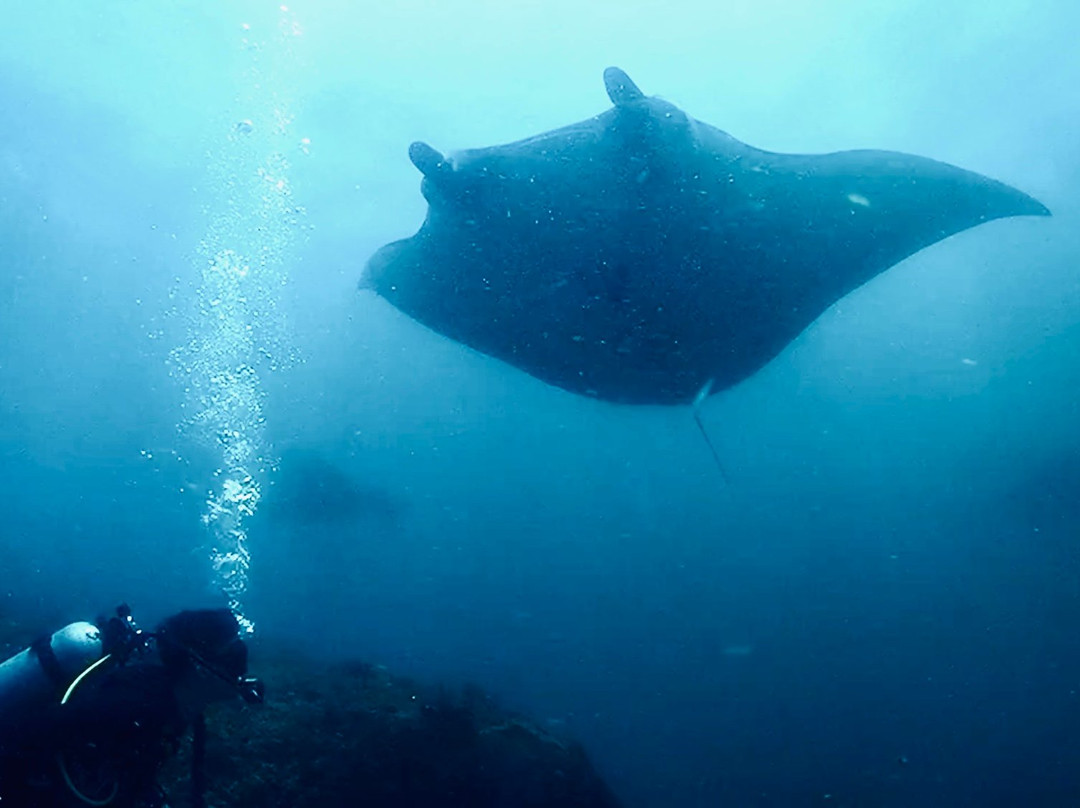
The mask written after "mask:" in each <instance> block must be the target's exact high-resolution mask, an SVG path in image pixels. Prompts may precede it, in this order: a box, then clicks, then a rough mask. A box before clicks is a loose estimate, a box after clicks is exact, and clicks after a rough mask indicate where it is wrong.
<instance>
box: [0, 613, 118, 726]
mask: <svg viewBox="0 0 1080 808" xmlns="http://www.w3.org/2000/svg"><path fill="white" fill-rule="evenodd" d="M104 653H105V650H104V640H103V637H102V632H101V630H100V629H99V628H98V627H97V626H95V625H94V624H93V623H86V622H79V623H71V624H70V625H67V626H64V627H63V628H62V629H60V630H59V631H57V632H56V633H54V634H53V635H52V636H47V637H41V638H40V639H38V640H35V641H34V642H33V643H32V644H31V645H30V647H29V648H27V649H26V650H24V651H21V652H19V653H18V654H16V655H15V656H13V657H11V658H10V659H8V660H7V661H6V662H4V663H3V664H0V742H3V741H4V740H6V739H8V738H10V737H11V736H12V733H13V732H14V731H16V730H19V729H20V728H21V725H23V724H24V722H25V721H26V720H27V717H28V716H32V715H33V714H34V713H36V712H38V711H40V710H42V709H44V708H46V707H47V706H48V705H49V704H50V703H55V702H58V701H59V700H60V697H61V696H62V695H63V693H64V691H65V690H66V689H67V688H68V686H69V685H70V684H71V683H72V682H73V681H74V680H75V678H76V677H77V676H78V675H79V674H80V673H82V672H83V671H84V670H86V668H87V667H89V666H90V665H92V664H93V663H94V662H96V661H97V660H99V659H101V658H102V656H104Z"/></svg>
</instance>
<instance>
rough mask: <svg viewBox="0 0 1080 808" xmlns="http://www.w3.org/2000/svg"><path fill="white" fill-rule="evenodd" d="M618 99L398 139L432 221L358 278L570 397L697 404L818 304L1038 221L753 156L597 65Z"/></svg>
mask: <svg viewBox="0 0 1080 808" xmlns="http://www.w3.org/2000/svg"><path fill="white" fill-rule="evenodd" d="M604 84H605V87H606V89H607V95H608V98H610V99H611V103H612V104H613V105H614V106H613V107H612V108H611V109H609V110H607V111H606V112H604V113H602V114H600V115H597V116H596V117H594V118H590V119H589V120H586V121H582V122H580V123H576V124H572V125H570V126H566V127H563V128H561V129H555V130H553V131H551V132H546V133H544V134H540V135H536V136H535V137H531V138H527V139H525V140H520V141H517V142H515V143H509V144H506V145H502V146H493V147H490V148H481V149H469V150H465V151H461V152H457V153H455V154H451V155H449V156H444V155H443V154H441V153H440V152H438V151H436V150H435V149H434V148H432V147H431V146H429V145H427V144H426V143H421V142H417V143H413V144H412V145H411V146H410V148H409V157H410V159H411V160H412V163H413V164H414V165H415V166H416V167H417V168H418V169H419V170H420V172H421V173H422V174H423V181H422V184H421V192H422V193H423V195H424V197H425V198H426V200H427V202H428V213H427V218H426V219H425V221H424V223H423V225H422V226H421V227H420V230H419V231H418V232H417V233H416V234H415V235H414V236H412V237H410V238H406V239H403V240H401V241H396V242H393V243H391V244H388V245H386V246H385V247H383V248H381V249H380V250H379V251H378V252H377V253H376V254H375V255H374V256H373V257H372V258H371V259H370V260H369V262H368V264H367V266H366V268H365V271H364V276H363V279H362V280H361V286H362V287H364V288H368V289H372V290H374V291H375V292H377V293H378V294H379V295H381V296H382V297H384V298H385V299H386V300H388V301H389V302H390V303H392V304H393V305H394V306H396V307H397V308H398V309H400V310H401V311H402V312H404V313H405V314H407V315H409V316H410V317H412V318H413V319H415V320H417V321H419V322H420V323H422V324H424V325H426V326H427V327H429V328H431V329H433V330H434V331H437V332H439V333H441V334H443V335H445V336H447V337H449V338H451V339H453V340H456V341H458V342H460V343H463V344H465V345H467V346H470V347H471V348H473V349H475V350H477V351H480V352H482V353H484V354H488V355H489V356H493V357H496V358H498V359H500V360H502V361H504V362H507V363H509V364H511V365H513V366H515V367H517V368H519V369H521V370H523V371H525V372H527V373H529V374H532V375H533V376H535V377H536V378H538V379H541V380H543V381H545V382H548V383H550V384H552V385H555V386H557V387H561V388H563V389H565V390H569V391H571V392H574V393H578V394H582V395H587V396H592V397H595V398H599V399H604V400H607V401H612V402H622V403H630V404H679V403H690V402H693V401H700V400H702V399H703V398H704V396H705V395H707V394H708V393H710V392H716V391H719V390H723V389H725V388H729V387H731V386H733V385H735V384H737V383H739V382H741V381H743V380H744V379H746V378H748V377H749V376H751V375H753V374H754V373H756V372H757V371H758V370H760V369H761V368H762V367H764V366H765V365H766V364H768V363H769V362H770V361H771V360H772V359H773V358H774V357H775V356H776V355H777V354H779V353H780V352H781V351H782V350H783V349H784V348H785V346H787V345H788V344H789V343H791V342H792V340H794V339H795V338H796V337H797V336H798V335H799V334H800V333H801V332H802V331H803V330H804V329H805V328H806V327H807V326H809V325H810V324H811V323H812V322H813V321H814V320H815V319H816V318H817V317H818V316H819V315H821V314H822V312H824V311H825V310H826V309H827V308H828V307H829V306H831V305H832V304H833V303H835V302H836V301H838V300H839V299H840V298H842V297H843V296H844V295H846V294H848V293H849V292H851V291H852V290H853V289H855V288H857V287H858V286H860V285H862V284H864V283H866V282H867V281H869V280H870V279H872V278H873V277H875V276H876V275H878V274H880V273H882V272H884V271H885V270H886V269H888V268H889V267H891V266H893V265H894V264H896V263H898V262H899V261H902V260H903V259H904V258H907V257H908V256H910V255H912V254H913V253H916V252H918V251H919V250H921V249H923V248H924V247H928V246H929V245H931V244H934V243H935V242H938V241H940V240H942V239H944V238H946V237H948V236H950V235H953V234H955V233H958V232H960V231H962V230H966V229H968V228H970V227H974V226H975V225H978V224H981V223H983V222H988V221H990V220H992V219H1000V218H1004V217H1008V216H1025V215H1031V216H1047V215H1049V213H1050V212H1049V210H1047V208H1046V207H1044V206H1043V205H1042V204H1041V203H1039V202H1038V201H1036V200H1035V199H1033V198H1032V197H1030V196H1028V195H1027V194H1024V193H1022V192H1021V191H1018V190H1017V189H1015V188H1012V187H1010V186H1008V185H1005V184H1004V183H1001V182H997V181H996V180H992V179H989V178H988V177H984V176H982V175H980V174H976V173H974V172H971V171H966V170H964V169H961V168H957V167H955V166H952V165H948V164H946V163H941V162H938V161H935V160H931V159H928V158H925V157H918V156H915V155H911V154H903V153H900V152H890V151H873V150H858V151H842V152H836V153H832V154H818V155H799V154H778V153H774V152H767V151H762V150H760V149H756V148H753V147H752V146H748V145H747V144H745V143H743V142H741V141H739V140H736V139H735V138H734V137H732V136H731V135H729V134H727V133H726V132H723V131H721V130H719V129H717V128H715V127H713V126H710V125H709V124H706V123H702V122H701V121H698V120H696V119H694V118H692V117H690V116H689V115H687V114H686V113H685V112H683V111H682V110H681V109H679V108H678V107H676V106H674V105H672V104H670V103H668V102H667V101H664V100H661V99H660V98H657V97H652V96H646V95H645V94H644V93H642V91H641V90H640V89H638V87H637V85H635V84H634V82H632V81H631V80H630V78H629V77H628V76H627V75H626V73H624V72H623V71H622V70H619V69H618V68H614V67H612V68H608V69H607V70H606V71H605V73H604Z"/></svg>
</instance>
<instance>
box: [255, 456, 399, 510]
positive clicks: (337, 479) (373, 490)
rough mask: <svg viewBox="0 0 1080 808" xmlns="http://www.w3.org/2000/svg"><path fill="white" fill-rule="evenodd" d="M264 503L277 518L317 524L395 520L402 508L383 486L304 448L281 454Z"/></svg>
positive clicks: (397, 499)
mask: <svg viewBox="0 0 1080 808" xmlns="http://www.w3.org/2000/svg"><path fill="white" fill-rule="evenodd" d="M264 503H265V506H266V507H267V509H268V510H269V512H270V514H271V515H272V516H274V517H275V518H277V519H281V520H284V521H288V522H292V523H298V524H317V525H331V524H343V523H349V522H358V521H363V520H372V519H374V520H379V521H382V522H397V521H398V519H399V518H400V516H401V512H402V507H403V505H402V502H401V501H400V500H399V498H398V497H397V496H395V495H393V494H391V493H390V492H389V491H388V490H387V489H386V488H384V487H383V486H380V485H378V484H375V483H370V482H366V481H359V480H356V479H354V478H353V477H351V476H350V475H348V474H346V473H345V472H344V471H342V470H341V469H340V468H338V467H337V466H335V465H333V464H332V463H330V462H329V461H327V460H325V459H324V458H322V457H321V456H320V455H318V454H315V453H312V452H306V451H290V452H285V453H284V454H283V455H282V458H281V461H280V463H279V464H278V473H277V475H276V477H275V478H274V479H273V480H272V482H271V485H270V486H269V488H268V490H267V492H266V495H265V499H264Z"/></svg>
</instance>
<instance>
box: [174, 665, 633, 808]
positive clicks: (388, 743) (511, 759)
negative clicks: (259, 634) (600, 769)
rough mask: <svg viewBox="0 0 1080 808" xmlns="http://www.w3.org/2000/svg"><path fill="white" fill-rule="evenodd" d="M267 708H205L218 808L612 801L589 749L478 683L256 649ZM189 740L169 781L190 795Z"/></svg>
mask: <svg viewBox="0 0 1080 808" xmlns="http://www.w3.org/2000/svg"><path fill="white" fill-rule="evenodd" d="M253 658H254V660H255V663H254V665H253V667H254V668H255V672H256V673H258V674H259V675H260V676H261V677H262V678H264V679H265V681H266V683H267V699H266V703H265V704H264V705H261V706H259V707H253V708H251V707H249V708H239V707H237V706H235V705H226V706H223V707H222V708H220V709H217V710H215V711H213V712H212V713H211V714H209V715H208V716H207V725H208V727H209V738H208V741H207V747H206V759H205V764H204V774H205V779H206V784H207V787H206V794H205V797H206V804H207V805H208V806H214V808H249V807H252V808H253V807H254V806H259V808H285V807H286V806H288V808H304V807H305V806H312V807H313V808H314V806H319V808H333V806H346V805H348V806H354V805H364V806H366V808H381V807H382V806H398V807H400V806H409V807H410V808H429V807H430V808H452V807H453V806H470V808H488V807H490V808H504V807H505V808H510V806H513V807H514V808H547V807H548V806H552V807H554V806H560V808H616V807H617V805H618V802H617V800H616V799H615V798H614V796H613V795H612V793H611V792H610V790H609V789H608V788H607V786H605V784H604V783H603V781H602V780H601V779H600V778H599V776H598V775H597V774H596V772H595V771H594V769H593V768H592V766H591V765H590V763H589V761H588V758H587V757H586V755H585V753H584V751H583V750H582V748H581V747H580V746H579V745H577V744H576V743H573V742H571V741H569V740H566V739H562V738H558V737H555V736H553V735H552V734H550V733H548V732H546V731H544V730H542V729H541V728H539V727H537V726H536V725H535V724H533V723H531V722H529V721H528V720H526V719H525V718H523V717H521V716H515V715H511V714H508V713H506V712H504V711H502V710H500V709H499V708H498V707H497V706H496V705H495V704H493V703H492V701H491V700H490V699H489V698H487V697H486V696H485V695H484V694H483V693H482V692H481V691H479V690H478V689H476V688H468V687H467V688H464V689H462V690H460V691H450V690H447V689H445V688H435V689H430V688H424V687H422V686H420V685H418V684H417V683H416V682H413V681H411V680H409V679H405V678H400V677H395V676H392V675H391V674H390V673H388V672H387V671H386V670H385V669H384V668H381V667H376V666H373V665H370V664H366V663H356V662H354V663H341V664H336V665H331V666H327V665H326V664H324V663H318V662H315V661H312V660H305V659H302V658H296V657H290V656H286V655H279V656H277V657H270V658H268V655H267V649H265V648H260V649H258V650H257V651H256V652H255V653H254V654H253ZM190 755H191V752H190V748H187V747H185V748H184V749H182V750H181V752H180V754H179V755H178V756H177V759H176V760H175V761H174V762H173V763H172V764H171V765H170V767H169V770H168V771H167V772H166V773H165V777H164V778H163V784H164V785H165V787H166V790H167V791H168V793H169V795H170V804H171V805H172V806H174V808H180V806H182V805H184V803H185V799H184V798H185V797H186V796H187V795H188V794H189V793H190V791H189V788H190V783H189V773H190V770H189V767H190Z"/></svg>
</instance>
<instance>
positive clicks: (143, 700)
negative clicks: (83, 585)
mask: <svg viewBox="0 0 1080 808" xmlns="http://www.w3.org/2000/svg"><path fill="white" fill-rule="evenodd" d="M5 729H6V730H7V731H6V732H5V731H4V730H5ZM185 730H186V724H185V721H184V719H183V717H182V715H181V711H180V707H179V704H178V702H177V698H176V695H175V676H174V675H173V673H172V672H171V671H170V670H169V669H167V668H166V667H165V666H163V665H161V664H157V663H151V662H144V661H138V662H133V663H131V664H128V665H124V666H120V667H115V668H112V669H106V670H104V671H101V672H96V671H95V672H93V673H92V674H91V675H89V676H88V677H87V679H86V681H85V682H82V683H80V684H79V686H78V687H77V688H75V690H74V692H73V693H72V695H71V698H70V699H69V701H68V702H67V703H66V704H63V705H61V704H60V703H59V701H57V702H56V703H54V704H52V705H50V706H49V707H48V708H47V709H46V710H44V711H43V713H42V714H40V715H38V716H34V717H29V718H24V719H22V720H21V721H20V725H19V726H17V727H2V726H0V808H69V806H81V808H85V806H86V805H87V804H92V803H88V802H87V801H86V800H80V799H79V798H78V797H76V795H75V794H74V793H73V791H72V790H71V788H70V787H69V785H68V784H67V783H66V782H65V773H66V777H67V778H68V779H70V781H71V782H72V783H73V784H74V785H75V787H76V788H79V789H80V790H81V791H83V793H84V795H85V796H86V797H88V798H90V799H93V800H101V799H104V798H107V797H108V796H109V795H110V794H113V797H112V799H111V800H110V801H109V802H108V806H109V808H150V807H151V806H158V805H162V804H163V803H162V802H161V799H160V790H159V789H158V787H157V785H156V775H157V773H158V769H159V768H160V766H161V764H162V763H163V762H164V760H165V759H166V758H167V757H168V756H169V755H170V754H171V753H172V752H173V751H174V750H175V748H176V745H177V742H178V740H179V739H180V737H181V736H182V735H183V733H184V731H185ZM61 760H62V761H63V765H61Z"/></svg>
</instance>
